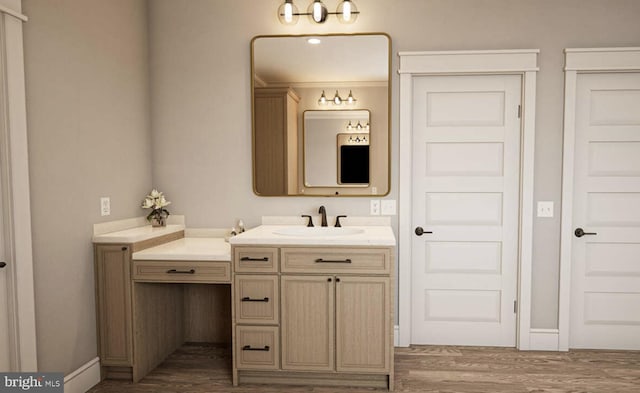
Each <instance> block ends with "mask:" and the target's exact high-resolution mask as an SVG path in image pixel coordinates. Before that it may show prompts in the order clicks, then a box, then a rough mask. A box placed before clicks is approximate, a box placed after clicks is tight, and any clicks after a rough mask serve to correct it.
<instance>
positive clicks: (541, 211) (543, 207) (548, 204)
mask: <svg viewBox="0 0 640 393" xmlns="http://www.w3.org/2000/svg"><path fill="white" fill-rule="evenodd" d="M538 217H553V202H552V201H538Z"/></svg>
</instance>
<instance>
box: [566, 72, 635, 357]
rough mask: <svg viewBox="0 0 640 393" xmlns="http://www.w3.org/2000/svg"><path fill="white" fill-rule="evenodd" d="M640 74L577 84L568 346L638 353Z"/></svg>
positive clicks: (582, 79)
mask: <svg viewBox="0 0 640 393" xmlns="http://www.w3.org/2000/svg"><path fill="white" fill-rule="evenodd" d="M639 108H640V74H639V73H626V74H625V73H615V74H580V75H578V79H577V85H576V140H575V162H574V168H575V169H574V200H573V227H574V229H576V228H582V229H583V230H584V231H585V232H588V233H593V235H584V236H582V237H576V236H574V237H573V244H572V262H571V264H572V277H571V307H570V308H571V323H570V339H569V346H570V347H571V348H596V349H640V109H639Z"/></svg>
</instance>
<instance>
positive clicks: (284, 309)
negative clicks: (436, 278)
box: [230, 225, 395, 390]
mask: <svg viewBox="0 0 640 393" xmlns="http://www.w3.org/2000/svg"><path fill="white" fill-rule="evenodd" d="M230 242H231V243H232V258H233V285H234V291H233V344H234V345H233V359H234V361H233V382H234V385H237V384H239V383H244V382H250V383H287V384H321V385H349V386H368V387H384V388H388V389H389V390H392V389H393V282H394V279H393V276H394V274H393V273H394V266H393V255H394V252H393V250H394V247H395V238H394V236H393V232H392V230H391V228H390V227H387V226H371V227H345V228H332V227H330V228H322V227H320V228H318V227H315V228H306V227H287V226H278V225H263V226H260V227H258V228H255V229H253V230H251V231H248V232H246V233H244V234H241V235H239V236H236V237H234V238H232V239H231V240H230Z"/></svg>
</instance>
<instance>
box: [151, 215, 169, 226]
mask: <svg viewBox="0 0 640 393" xmlns="http://www.w3.org/2000/svg"><path fill="white" fill-rule="evenodd" d="M151 226H152V227H154V228H159V227H166V226H167V218H166V217H151Z"/></svg>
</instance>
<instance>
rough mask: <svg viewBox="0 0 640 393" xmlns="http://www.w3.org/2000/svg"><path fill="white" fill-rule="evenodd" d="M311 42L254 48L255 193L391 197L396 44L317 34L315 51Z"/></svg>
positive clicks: (270, 40) (280, 41)
mask: <svg viewBox="0 0 640 393" xmlns="http://www.w3.org/2000/svg"><path fill="white" fill-rule="evenodd" d="M309 38H312V36H259V37H256V38H254V39H253V41H252V45H251V50H252V52H251V53H252V93H253V102H252V104H253V112H252V114H253V184H254V192H255V193H256V194H258V195H264V196H278V195H279V196H283V195H337V196H343V195H344V196H353V195H385V194H386V193H388V191H389V173H390V170H389V150H390V138H389V91H390V90H389V73H390V40H389V37H388V36H387V35H385V34H357V35H321V36H317V35H315V36H313V38H316V39H319V41H320V43H316V44H312V43H310V42H309V41H310V40H309ZM349 123H351V124H349ZM358 124H360V127H358ZM365 135H366V138H365ZM365 139H366V142H365Z"/></svg>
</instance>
